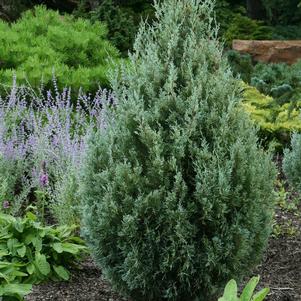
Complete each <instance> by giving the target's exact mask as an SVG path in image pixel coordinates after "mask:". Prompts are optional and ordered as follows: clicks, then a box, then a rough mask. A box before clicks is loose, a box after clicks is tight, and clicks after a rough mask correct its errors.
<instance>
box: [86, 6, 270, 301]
mask: <svg viewBox="0 0 301 301" xmlns="http://www.w3.org/2000/svg"><path fill="white" fill-rule="evenodd" d="M213 9H214V6H213V4H212V0H202V1H201V0H166V1H163V2H162V3H161V4H156V18H157V20H156V21H155V22H154V24H153V26H152V27H149V26H147V25H143V26H142V27H141V29H140V31H139V34H138V36H137V39H136V42H135V46H134V53H133V55H131V57H130V60H131V64H130V66H127V67H124V68H123V69H122V70H121V71H120V73H118V74H117V75H115V76H113V77H112V80H111V81H112V86H113V88H114V91H115V94H116V97H117V99H118V103H117V106H113V107H114V109H112V107H111V108H108V109H107V110H108V116H107V121H106V122H107V124H106V127H105V128H106V130H99V131H97V132H96V133H94V134H93V135H91V138H90V149H89V151H88V154H87V158H86V162H85V167H84V172H83V178H82V187H81V195H82V200H83V205H84V212H83V225H84V227H83V234H84V236H85V238H86V240H87V242H88V244H89V246H90V249H91V251H92V254H93V256H94V258H95V260H96V262H97V263H98V264H99V266H100V267H101V268H102V271H103V273H104V275H105V277H107V279H109V280H110V281H111V283H112V284H113V287H115V288H116V289H117V290H118V291H119V292H121V293H123V294H124V295H127V296H130V297H132V299H133V300H135V301H139V300H141V301H142V300H143V301H146V300H151V301H160V300H179V301H180V300H181V301H186V300H187V301H188V300H194V299H195V298H196V297H198V298H199V300H200V301H211V300H216V299H217V296H218V293H220V292H221V290H222V288H223V287H224V285H225V284H226V282H227V281H228V280H229V279H231V278H235V279H239V278H240V277H241V276H243V275H245V274H246V273H247V272H248V271H249V270H250V269H251V268H252V267H253V266H254V265H255V264H257V263H258V262H259V260H260V258H261V254H262V252H263V250H264V248H265V246H266V243H267V239H268V236H269V233H270V228H271V219H272V213H273V183H274V179H275V168H274V165H273V164H272V163H271V158H270V156H269V155H268V154H266V153H264V152H263V151H262V150H261V149H260V148H259V147H258V146H257V138H256V131H255V129H254V128H253V127H252V124H251V122H250V120H249V118H248V117H247V115H246V114H244V113H243V111H242V110H241V107H240V106H239V98H240V96H239V95H240V91H241V89H240V83H239V82H238V81H236V80H235V79H234V78H233V76H232V73H231V71H230V70H229V67H228V65H227V62H226V61H225V60H224V59H223V58H222V52H223V50H222V47H221V46H220V44H219V42H218V40H217V38H216V36H217V29H216V26H215V22H214V18H213V17H212V15H213Z"/></svg>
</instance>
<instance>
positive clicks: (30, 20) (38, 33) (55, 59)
mask: <svg viewBox="0 0 301 301" xmlns="http://www.w3.org/2000/svg"><path fill="white" fill-rule="evenodd" d="M106 34H107V30H106V28H105V26H104V25H103V24H101V23H98V22H96V23H94V24H91V23H90V22H89V21H87V20H83V19H74V18H73V17H72V16H69V15H64V16H60V15H59V13H57V12H54V11H50V10H47V9H46V8H45V7H36V8H35V10H34V11H27V12H26V13H25V14H24V15H23V17H22V19H20V20H19V21H18V22H16V23H13V24H11V25H8V24H6V23H4V22H0V58H1V62H0V68H1V69H0V79H1V82H0V84H2V85H3V86H4V88H8V87H9V86H10V85H11V84H12V77H13V74H14V73H15V74H16V76H17V82H18V84H24V83H25V82H27V81H28V82H29V83H30V84H31V85H32V86H33V87H34V88H36V87H39V86H40V82H41V79H43V83H44V86H46V88H47V87H48V86H49V87H50V86H51V83H52V78H53V72H55V74H56V78H57V82H58V86H59V88H62V87H65V86H71V87H72V88H73V89H74V90H78V89H79V88H80V87H82V88H83V89H84V90H86V91H87V90H88V91H89V92H93V91H95V90H97V89H98V85H99V84H100V85H104V86H105V85H107V84H108V82H107V71H108V68H109V66H110V65H111V64H110V61H109V58H110V59H113V60H115V62H116V59H117V58H118V51H117V50H116V49H115V48H114V47H113V46H112V45H111V44H110V43H109V41H108V40H106ZM3 86H2V87H1V88H2V89H3Z"/></svg>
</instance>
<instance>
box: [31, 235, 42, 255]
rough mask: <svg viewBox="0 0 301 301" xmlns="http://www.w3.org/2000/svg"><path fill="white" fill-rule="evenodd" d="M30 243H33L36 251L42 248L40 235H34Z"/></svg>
mask: <svg viewBox="0 0 301 301" xmlns="http://www.w3.org/2000/svg"><path fill="white" fill-rule="evenodd" d="M32 244H33V245H34V247H35V249H36V251H37V252H40V251H41V250H42V239H41V238H40V237H34V238H33V239H32Z"/></svg>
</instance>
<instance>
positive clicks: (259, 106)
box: [243, 84, 301, 150]
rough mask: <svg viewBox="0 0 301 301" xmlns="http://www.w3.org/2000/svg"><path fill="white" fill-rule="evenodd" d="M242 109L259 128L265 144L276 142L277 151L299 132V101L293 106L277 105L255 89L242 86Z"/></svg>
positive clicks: (300, 128) (300, 124)
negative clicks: (295, 132) (294, 133)
mask: <svg viewBox="0 0 301 301" xmlns="http://www.w3.org/2000/svg"><path fill="white" fill-rule="evenodd" d="M243 107H244V109H245V110H246V111H247V112H248V113H249V114H250V116H251V118H252V120H253V121H254V122H255V124H256V125H257V126H259V129H260V131H259V134H260V138H261V139H262V140H264V141H265V142H266V143H267V144H268V143H270V142H271V141H274V142H276V148H277V150H282V149H283V148H284V147H285V145H287V143H289V140H290V136H291V134H292V133H293V132H294V131H298V132H299V131H301V119H300V112H299V110H300V108H301V101H297V102H296V103H295V104H294V106H292V105H291V104H290V103H284V104H279V103H278V102H277V101H276V100H275V99H273V98H272V97H270V96H266V95H264V94H261V93H260V92H259V91H258V90H257V89H256V88H254V87H251V86H248V85H246V84H243Z"/></svg>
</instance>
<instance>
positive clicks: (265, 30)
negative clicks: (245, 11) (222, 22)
mask: <svg viewBox="0 0 301 301" xmlns="http://www.w3.org/2000/svg"><path fill="white" fill-rule="evenodd" d="M271 37H272V31H271V29H270V28H269V27H268V26H266V25H264V23H263V22H262V21H257V20H252V19H250V18H249V17H247V16H243V15H240V14H236V15H235V16H233V19H232V22H231V23H230V24H229V26H228V28H227V31H226V32H225V35H224V38H225V40H226V42H227V43H228V44H231V42H232V40H234V39H239V40H270V39H271Z"/></svg>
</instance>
